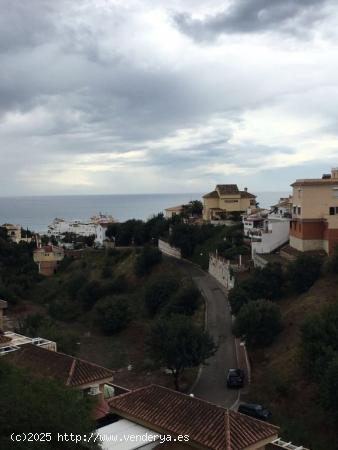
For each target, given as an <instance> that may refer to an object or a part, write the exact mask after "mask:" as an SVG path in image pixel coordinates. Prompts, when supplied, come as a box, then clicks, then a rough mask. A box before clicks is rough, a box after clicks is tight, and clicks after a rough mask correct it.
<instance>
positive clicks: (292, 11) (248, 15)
mask: <svg viewBox="0 0 338 450" xmlns="http://www.w3.org/2000/svg"><path fill="white" fill-rule="evenodd" d="M327 3H328V2H327V0H281V1H279V0H233V1H232V3H231V4H230V6H229V7H228V8H226V9H225V10H224V11H223V12H220V13H218V14H215V15H211V16H207V17H206V18H205V19H193V18H192V16H191V15H190V14H187V13H180V14H176V15H175V17H174V22H175V23H176V25H177V26H178V28H179V29H180V30H181V31H182V32H184V33H186V34H188V35H190V36H192V37H193V38H194V39H196V40H210V39H213V38H215V37H217V36H219V35H221V34H227V33H229V34H231V33H254V32H264V31H284V32H287V33H292V34H297V35H298V34H300V33H308V32H309V31H310V30H309V27H311V25H313V23H315V22H316V21H317V20H319V19H321V18H323V16H324V12H323V7H324V6H325V4H327Z"/></svg>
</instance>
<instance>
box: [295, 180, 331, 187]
mask: <svg viewBox="0 0 338 450" xmlns="http://www.w3.org/2000/svg"><path fill="white" fill-rule="evenodd" d="M317 185H324V186H325V185H328V186H331V185H334V186H338V179H337V178H329V179H325V178H324V179H322V178H305V179H303V180H296V181H295V182H294V183H292V184H291V186H292V187H297V186H317Z"/></svg>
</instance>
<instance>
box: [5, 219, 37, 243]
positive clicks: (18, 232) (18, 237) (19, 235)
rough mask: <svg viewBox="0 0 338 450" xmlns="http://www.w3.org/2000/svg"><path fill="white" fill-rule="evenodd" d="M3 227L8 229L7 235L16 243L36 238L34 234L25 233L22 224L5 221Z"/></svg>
mask: <svg viewBox="0 0 338 450" xmlns="http://www.w3.org/2000/svg"><path fill="white" fill-rule="evenodd" d="M1 227H2V228H5V229H6V230H7V236H8V237H9V238H10V240H11V241H12V242H15V243H16V244H19V243H20V242H27V243H30V242H31V241H32V240H34V236H27V235H26V236H25V235H23V230H22V227H21V225H13V224H11V223H4V224H3V225H1Z"/></svg>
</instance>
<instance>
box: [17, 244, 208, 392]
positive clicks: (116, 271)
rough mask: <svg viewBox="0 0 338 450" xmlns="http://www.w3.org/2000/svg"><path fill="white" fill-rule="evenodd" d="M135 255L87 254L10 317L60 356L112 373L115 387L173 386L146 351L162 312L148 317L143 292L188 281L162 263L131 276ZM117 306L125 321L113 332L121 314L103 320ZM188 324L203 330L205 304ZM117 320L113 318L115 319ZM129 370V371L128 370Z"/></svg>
mask: <svg viewBox="0 0 338 450" xmlns="http://www.w3.org/2000/svg"><path fill="white" fill-rule="evenodd" d="M137 258H138V253H137V251H136V250H133V249H127V250H122V251H115V250H114V251H110V252H109V253H104V252H94V251H89V252H87V253H85V254H84V256H83V258H82V259H80V260H75V261H68V263H65V264H64V267H62V268H61V270H60V271H59V272H58V273H57V274H56V275H55V276H53V277H51V278H46V279H43V280H42V281H41V282H38V283H36V284H35V286H34V287H33V288H32V289H30V290H29V291H27V293H26V298H27V300H25V301H22V302H21V303H20V304H19V305H17V307H16V308H15V309H14V310H12V311H11V316H12V317H13V319H14V321H15V320H16V321H17V327H18V330H19V331H20V332H22V333H24V334H28V335H32V336H33V335H35V336H36V335H41V336H43V337H47V338H50V339H54V340H56V341H57V343H58V348H59V350H60V351H64V352H66V353H71V354H77V356H79V357H81V358H84V359H88V360H90V361H92V362H96V363H97V364H101V365H103V366H106V367H108V368H112V369H114V370H115V371H116V374H115V377H114V378H115V382H116V383H117V384H119V383H121V384H123V385H125V386H138V385H142V384H144V383H145V382H146V383H151V382H156V383H161V384H164V385H169V386H172V379H171V376H169V375H167V374H164V373H163V372H161V371H159V370H157V369H156V367H155V366H154V362H153V361H151V360H149V358H148V357H147V351H146V339H147V336H148V334H149V330H150V328H151V326H152V325H153V323H154V322H155V321H156V319H157V318H158V317H159V316H160V312H158V313H157V314H155V315H150V314H149V312H148V311H147V309H146V305H145V291H146V289H147V288H148V287H149V286H150V285H152V284H153V283H156V282H159V283H161V281H162V280H167V279H174V280H176V282H177V284H178V286H179V288H178V289H181V288H182V286H186V285H190V284H191V280H189V279H187V278H186V277H185V276H184V275H183V273H181V272H180V270H179V269H177V267H176V265H175V264H174V262H172V261H171V260H168V259H164V260H161V261H160V262H158V263H157V264H156V265H154V266H153V267H151V269H150V271H149V273H147V274H145V275H142V276H141V275H136V274H135V261H136V259H137ZM116 299H117V300H118V301H119V307H120V306H121V304H122V307H123V308H124V307H125V305H127V308H128V309H127V310H125V309H123V311H122V312H121V314H120V315H121V316H122V317H125V316H127V317H128V321H127V322H126V323H124V324H123V326H122V327H121V329H118V330H117V331H116V332H115V331H111V330H110V329H109V331H107V329H105V328H104V327H103V326H102V324H103V322H104V323H105V324H106V325H107V324H108V325H109V326H110V325H111V320H115V319H116V316H119V311H115V310H114V313H112V314H111V315H112V318H108V319H107V317H106V312H107V311H109V308H110V305H111V303H114V301H115V300H116ZM198 304H199V306H198V309H197V310H196V311H195V313H194V314H193V316H192V321H193V322H194V323H196V324H197V325H198V326H199V327H203V326H204V304H203V302H202V301H199V303H198ZM114 316H115V317H114ZM128 366H129V369H130V368H131V370H128ZM195 374H196V370H195V369H194V370H188V371H187V373H186V377H185V379H183V380H182V381H183V383H182V385H183V387H184V386H185V385H188V384H189V383H191V381H192V380H193V379H194V376H195Z"/></svg>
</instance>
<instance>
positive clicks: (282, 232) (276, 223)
mask: <svg viewBox="0 0 338 450" xmlns="http://www.w3.org/2000/svg"><path fill="white" fill-rule="evenodd" d="M289 231H290V221H289V220H287V219H285V220H270V221H269V224H268V232H267V233H264V232H262V233H261V242H254V241H252V242H251V252H252V255H254V254H255V253H271V252H273V251H274V250H276V248H278V247H280V246H281V245H283V244H285V243H286V242H288V240H289Z"/></svg>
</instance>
